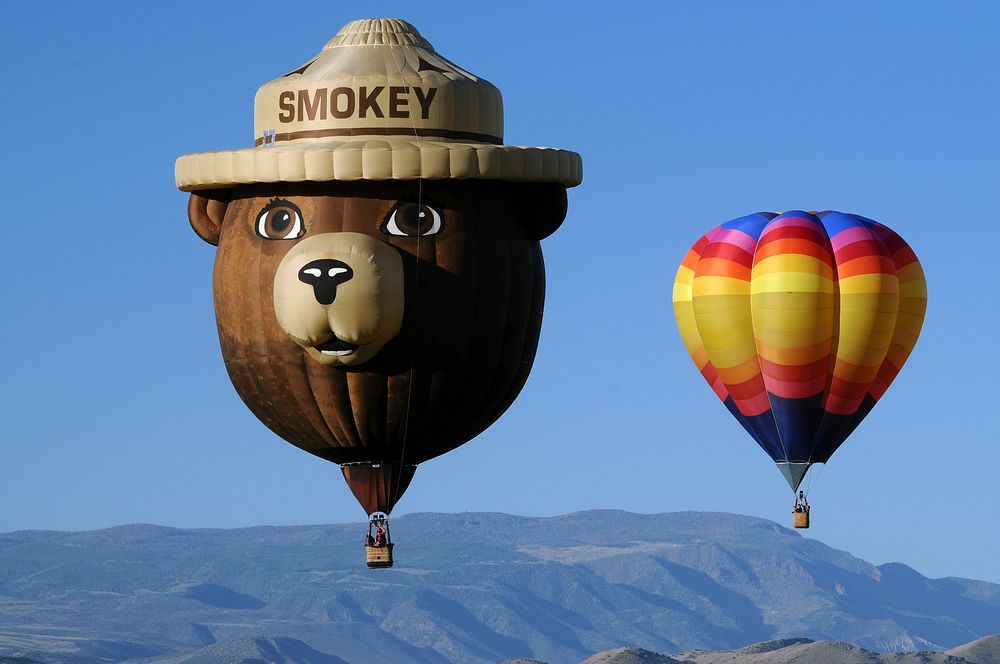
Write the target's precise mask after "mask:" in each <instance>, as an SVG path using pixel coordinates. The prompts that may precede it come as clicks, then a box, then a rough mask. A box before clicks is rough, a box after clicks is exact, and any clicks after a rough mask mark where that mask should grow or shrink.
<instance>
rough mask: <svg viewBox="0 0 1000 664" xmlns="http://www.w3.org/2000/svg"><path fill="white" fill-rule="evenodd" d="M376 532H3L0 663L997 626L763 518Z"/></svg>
mask: <svg viewBox="0 0 1000 664" xmlns="http://www.w3.org/2000/svg"><path fill="white" fill-rule="evenodd" d="M363 533H364V526H363V525H361V524H333V525H329V524H327V525H323V524H320V525H300V526H247V527H242V528H235V529H219V528H197V529H184V528H175V527H169V526H157V525H155V524H132V525H122V526H115V527H111V528H106V529H101V530H94V531H77V532H72V533H63V532H59V531H34V530H32V531H24V530H22V531H17V532H14V533H4V534H0V654H4V653H6V654H23V655H26V656H38V657H36V658H41V656H43V655H44V656H46V657H48V661H57V660H58V661H70V660H71V659H73V658H76V660H75V661H78V662H80V663H81V664H83V663H84V662H88V661H95V662H96V661H102V662H105V663H110V664H114V663H115V662H122V661H127V660H132V659H148V658H151V657H159V656H167V655H172V654H180V653H185V652H191V651H194V650H196V649H198V648H201V647H204V646H209V645H212V644H213V643H215V642H221V641H227V640H232V639H245V638H291V639H296V640H299V641H302V642H303V643H305V644H307V646H308V647H310V648H312V649H314V650H316V651H318V652H320V653H329V654H330V655H331V656H334V657H339V658H341V659H343V660H345V661H348V662H356V661H367V659H361V658H359V657H358V655H357V653H358V652H366V653H367V657H369V658H370V657H381V658H383V659H385V660H386V661H394V662H450V661H456V662H497V661H500V660H504V659H517V658H527V659H532V658H534V659H539V660H542V661H546V662H549V664H563V663H567V664H568V663H570V662H573V663H575V662H579V661H581V660H583V659H584V658H586V657H588V656H590V655H591V654H593V653H595V652H600V651H603V650H608V649H611V648H614V647H621V646H636V647H640V648H644V649H647V650H649V651H652V652H661V653H662V652H667V653H677V652H684V651H691V650H694V649H698V648H704V649H710V650H732V649H735V648H739V647H743V646H746V645H747V644H751V643H757V642H762V641H767V640H772V639H779V638H791V637H807V638H810V639H814V640H831V641H843V642H845V643H851V644H855V645H858V646H862V647H865V648H868V649H870V650H873V651H904V650H908V651H918V650H938V651H942V650H944V649H946V648H949V647H955V646H959V645H962V644H966V643H969V642H972V641H973V640H974V639H977V638H980V637H984V636H987V635H989V634H993V633H995V632H1000V585H997V584H991V583H987V582H982V581H975V580H971V579H961V578H957V577H946V578H943V579H928V578H927V577H924V576H922V575H920V574H919V573H918V572H916V571H915V570H912V569H911V568H909V567H907V566H906V565H904V564H902V563H888V564H885V565H873V564H871V563H869V562H866V561H864V560H861V559H859V558H856V557H855V556H852V555H851V554H849V553H847V552H844V551H839V550H836V549H833V548H830V547H828V546H826V545H824V544H822V543H821V542H819V541H817V540H813V539H809V538H805V537H802V536H801V535H800V534H799V533H797V532H795V531H793V530H790V529H787V528H784V527H782V526H780V525H778V524H776V523H774V522H772V521H768V520H766V519H761V518H758V517H752V516H743V515H733V514H726V513H712V512H672V513H663V514H651V515H640V514H634V513H629V512H623V511H617V510H590V511H583V512H575V513H572V514H567V515H560V516H555V517H520V516H514V515H508V514H503V513H495V512H494V513H483V512H465V513H460V514H438V513H414V514H408V515H404V516H401V517H397V518H394V519H393V538H394V541H395V542H396V559H397V566H396V567H395V568H393V569H391V570H384V571H370V570H367V569H365V568H364V565H363V558H362V549H361V546H360V545H361V537H362V534H363ZM28 646H30V647H28ZM53 658H56V659H53Z"/></svg>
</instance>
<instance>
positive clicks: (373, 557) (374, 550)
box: [365, 544, 393, 569]
mask: <svg viewBox="0 0 1000 664" xmlns="http://www.w3.org/2000/svg"><path fill="white" fill-rule="evenodd" d="M392 546H393V545H392V544H386V545H385V546H369V545H367V544H366V545H365V560H366V562H367V563H368V567H369V568H370V569H385V568H387V567H392Z"/></svg>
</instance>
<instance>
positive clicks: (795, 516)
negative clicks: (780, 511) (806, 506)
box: [792, 512, 809, 528]
mask: <svg viewBox="0 0 1000 664" xmlns="http://www.w3.org/2000/svg"><path fill="white" fill-rule="evenodd" d="M792 525H793V526H795V527H796V528H808V527H809V512H792Z"/></svg>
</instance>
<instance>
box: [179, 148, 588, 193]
mask: <svg viewBox="0 0 1000 664" xmlns="http://www.w3.org/2000/svg"><path fill="white" fill-rule="evenodd" d="M174 177H175V179H176V181H177V188H178V189H180V190H181V191H196V190H199V189H227V188H231V187H235V186H237V185H241V184H254V183H263V182H331V181H352V180H416V179H421V178H424V179H431V180H444V179H451V178H458V179H485V180H511V181H521V182H555V183H559V184H562V185H564V186H566V187H575V186H576V185H578V184H580V182H582V181H583V160H582V159H581V158H580V155H579V154H577V153H575V152H571V151H569V150H559V149H556V148H530V147H516V146H511V145H491V144H489V143H463V142H458V141H451V140H447V139H424V138H416V137H412V138H372V137H362V136H358V137H345V138H337V139H332V140H331V139H329V138H327V139H322V140H315V141H308V140H305V141H294V142H287V143H276V144H274V145H271V146H262V147H256V148H246V149H242V150H223V151H219V152H196V153H194V154H187V155H184V156H182V157H180V158H178V159H177V162H176V164H175V166H174Z"/></svg>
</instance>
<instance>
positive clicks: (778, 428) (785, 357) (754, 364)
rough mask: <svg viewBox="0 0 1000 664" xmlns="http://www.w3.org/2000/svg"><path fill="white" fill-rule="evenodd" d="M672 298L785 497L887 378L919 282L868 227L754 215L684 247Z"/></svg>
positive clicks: (893, 241)
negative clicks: (779, 478) (781, 480)
mask: <svg viewBox="0 0 1000 664" xmlns="http://www.w3.org/2000/svg"><path fill="white" fill-rule="evenodd" d="M673 302H674V312H675V315H676V317H677V326H678V328H679V329H680V333H681V338H682V339H683V341H684V345H685V347H686V348H687V351H688V353H689V354H690V355H691V358H692V359H693V360H694V362H695V364H696V365H697V367H698V370H699V371H700V372H701V374H702V376H703V377H704V378H705V380H706V381H708V384H709V385H711V387H712V389H713V390H714V391H715V393H716V395H718V397H719V399H721V400H722V401H723V403H725V405H726V408H728V409H729V411H730V412H731V413H732V414H733V416H734V417H735V418H736V419H737V420H739V422H740V424H742V425H743V427H744V428H745V429H746V430H747V432H748V433H749V434H750V435H751V436H752V437H753V439H754V440H755V441H757V443H758V444H759V445H760V446H761V447H762V448H763V449H764V451H765V452H767V453H768V455H770V457H771V458H772V459H774V461H775V463H776V464H777V465H778V468H779V470H780V471H781V473H782V474H783V475H784V477H785V479H786V480H788V484H789V486H791V487H792V491H793V492H794V491H796V490H797V489H798V487H799V485H800V484H801V483H802V479H803V477H804V476H805V474H806V472H807V471H808V470H809V468H810V466H811V465H812V464H814V463H826V461H827V460H828V459H829V458H830V455H832V454H833V453H834V452H835V451H836V449H837V448H838V447H839V446H840V445H841V444H842V443H843V442H844V440H845V439H846V438H847V437H848V436H849V435H850V434H851V432H852V431H854V429H855V428H856V427H857V426H858V424H859V423H860V422H861V420H862V419H864V417H865V416H866V415H867V414H868V413H869V411H871V409H872V407H873V406H874V405H875V403H876V402H877V401H878V400H879V399H880V398H881V397H882V395H883V394H885V391H886V389H887V388H888V387H889V384H890V383H892V381H893V379H894V378H895V377H896V374H897V373H899V370H900V368H901V367H902V366H903V363H904V362H905V361H906V358H907V357H908V356H909V354H910V352H911V351H912V350H913V346H914V344H915V343H916V341H917V336H918V334H919V333H920V327H921V324H922V323H923V319H924V311H925V309H926V306H927V286H926V282H925V280H924V273H923V270H922V269H921V267H920V263H919V261H918V260H917V257H916V255H914V253H913V251H912V250H911V249H910V247H909V246H908V245H907V244H906V242H904V241H903V239H902V238H901V237H900V236H899V235H897V234H896V233H895V232H893V231H892V230H891V229H889V228H888V227H886V226H884V225H882V224H880V223H878V222H876V221H872V220H871V219H866V218H865V217H861V216H858V215H855V214H845V213H842V212H832V211H830V212H819V213H812V212H802V211H797V210H796V211H791V212H785V213H783V214H775V213H773V212H760V213H757V214H752V215H749V216H746V217H741V218H739V219H734V220H733V221H729V222H726V223H724V224H722V225H721V226H718V227H716V228H714V229H713V230H711V231H709V232H708V233H706V234H705V235H704V236H702V237H701V238H700V239H699V240H698V242H696V243H695V245H694V246H693V247H692V248H691V250H690V251H688V253H687V255H686V256H685V257H684V261H683V263H682V264H681V266H680V269H679V270H678V271H677V278H676V280H675V282H674V291H673Z"/></svg>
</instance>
